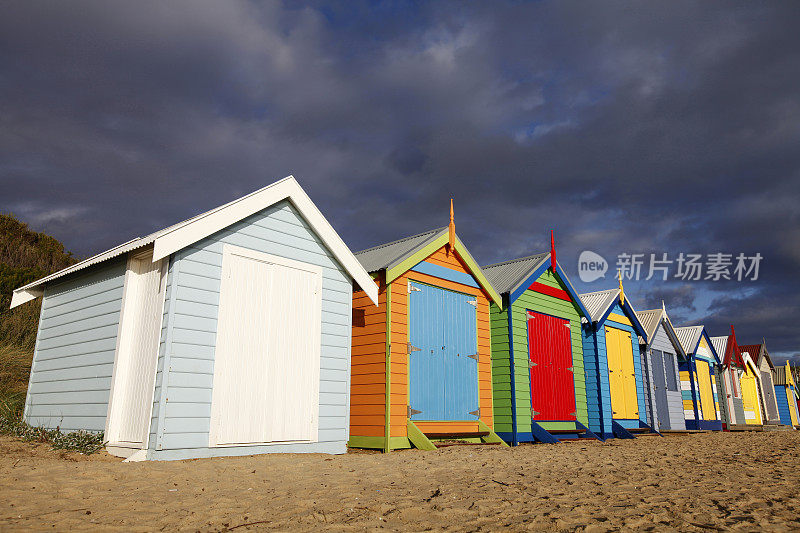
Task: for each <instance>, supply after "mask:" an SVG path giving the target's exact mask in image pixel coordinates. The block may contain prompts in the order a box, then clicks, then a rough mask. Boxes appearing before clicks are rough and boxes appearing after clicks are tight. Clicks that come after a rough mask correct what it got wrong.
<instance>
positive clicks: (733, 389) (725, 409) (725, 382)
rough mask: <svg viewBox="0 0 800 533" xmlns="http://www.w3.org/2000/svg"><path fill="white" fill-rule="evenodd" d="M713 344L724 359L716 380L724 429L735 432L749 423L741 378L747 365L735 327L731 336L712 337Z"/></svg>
mask: <svg viewBox="0 0 800 533" xmlns="http://www.w3.org/2000/svg"><path fill="white" fill-rule="evenodd" d="M711 344H712V345H713V346H714V350H715V351H716V352H717V354H718V355H721V359H722V363H721V364H720V365H719V367H718V370H719V371H718V372H717V375H716V379H717V393H718V395H719V396H721V397H722V401H720V402H719V405H720V413H721V415H722V425H723V429H726V430H734V429H737V428H739V427H741V426H745V425H746V423H747V422H746V418H745V413H744V400H743V398H742V384H741V376H742V374H743V373H744V372H745V371H746V365H745V362H744V359H743V358H742V353H741V351H740V349H739V345H738V344H737V342H736V334H735V332H734V329H733V326H731V334H730V335H727V336H722V337H711Z"/></svg>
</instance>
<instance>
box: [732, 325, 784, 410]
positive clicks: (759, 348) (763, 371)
mask: <svg viewBox="0 0 800 533" xmlns="http://www.w3.org/2000/svg"><path fill="white" fill-rule="evenodd" d="M741 350H742V351H743V352H747V353H749V354H750V357H752V358H753V361H754V362H755V364H756V366H757V367H758V372H759V374H760V376H759V378H760V379H759V381H760V386H761V400H762V402H763V407H764V423H765V424H780V422H781V417H780V414H778V401H777V400H776V399H775V385H774V383H773V382H772V372H773V370H775V365H773V364H772V358H771V357H770V356H769V352H768V351H767V343H766V341H764V340H763V339H762V341H761V344H746V345H742V346H741Z"/></svg>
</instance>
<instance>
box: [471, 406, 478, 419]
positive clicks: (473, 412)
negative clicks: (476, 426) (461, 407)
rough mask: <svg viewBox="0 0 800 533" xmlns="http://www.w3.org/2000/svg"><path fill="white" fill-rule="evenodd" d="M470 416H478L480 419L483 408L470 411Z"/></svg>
mask: <svg viewBox="0 0 800 533" xmlns="http://www.w3.org/2000/svg"><path fill="white" fill-rule="evenodd" d="M469 414H471V415H473V416H477V417H478V418H480V417H481V408H480V407H478V408H477V409H476V410H474V411H470V412H469Z"/></svg>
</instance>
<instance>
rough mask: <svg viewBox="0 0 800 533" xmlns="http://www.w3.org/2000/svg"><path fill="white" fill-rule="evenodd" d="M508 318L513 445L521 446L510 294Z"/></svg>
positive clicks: (507, 304) (507, 306)
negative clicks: (518, 428)
mask: <svg viewBox="0 0 800 533" xmlns="http://www.w3.org/2000/svg"><path fill="white" fill-rule="evenodd" d="M504 303H506V318H507V319H508V366H509V373H510V378H511V445H512V446H516V445H517V444H519V442H518V440H517V390H516V389H517V376H516V371H517V370H516V366H515V364H514V335H513V322H512V321H511V298H510V294H509V297H508V300H507V301H506V302H504Z"/></svg>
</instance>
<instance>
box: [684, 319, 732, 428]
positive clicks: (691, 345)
mask: <svg viewBox="0 0 800 533" xmlns="http://www.w3.org/2000/svg"><path fill="white" fill-rule="evenodd" d="M675 333H676V334H677V335H678V339H679V340H680V342H681V346H682V347H683V351H684V352H686V361H685V362H682V363H680V365H679V367H678V369H679V370H680V376H681V392H682V394H683V414H684V418H685V419H686V429H712V430H721V429H722V417H721V414H720V411H719V397H718V392H717V382H716V378H715V377H714V376H715V375H716V371H717V366H718V365H719V364H720V360H719V357H718V356H717V352H716V351H715V350H714V346H713V345H712V344H711V339H710V338H709V336H708V333H706V328H705V327H703V326H687V327H681V328H675Z"/></svg>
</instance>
